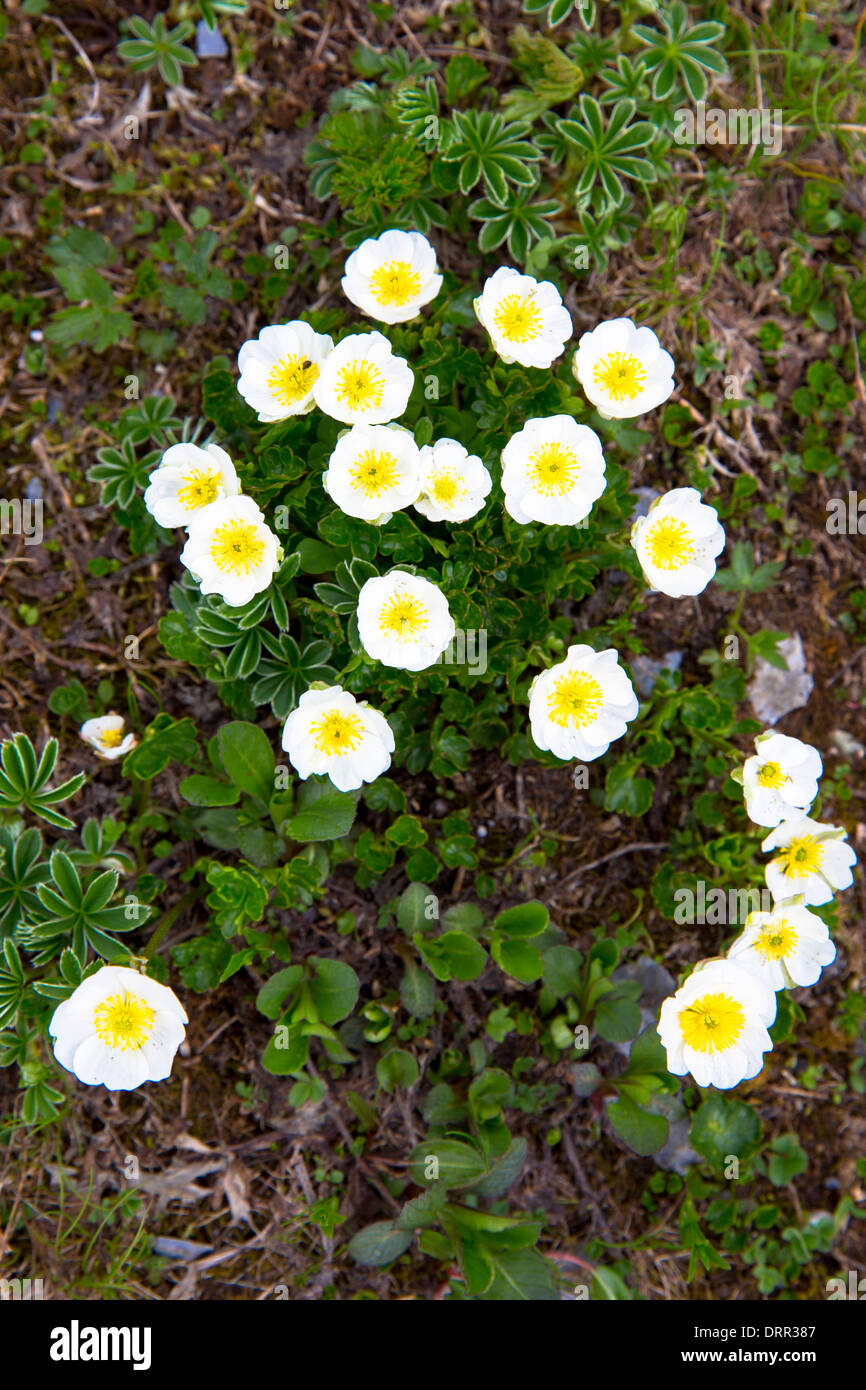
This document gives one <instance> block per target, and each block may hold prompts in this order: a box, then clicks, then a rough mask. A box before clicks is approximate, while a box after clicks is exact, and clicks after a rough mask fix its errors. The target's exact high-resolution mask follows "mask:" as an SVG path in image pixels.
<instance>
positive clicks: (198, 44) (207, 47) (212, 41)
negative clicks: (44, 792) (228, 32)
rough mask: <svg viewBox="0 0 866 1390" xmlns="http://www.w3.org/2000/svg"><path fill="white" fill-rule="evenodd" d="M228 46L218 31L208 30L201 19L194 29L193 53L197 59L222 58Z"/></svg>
mask: <svg viewBox="0 0 866 1390" xmlns="http://www.w3.org/2000/svg"><path fill="white" fill-rule="evenodd" d="M228 51H229V49H228V44H227V43H226V41H225V39H224V38H223V36H222V34H221V33H220V31H219V29H209V28H208V27H207V25H206V24H205V22H204V20H203V19H200V20H199V22H198V24H197V25H196V27H195V52H196V57H197V58H224V57H225V56H226V54H227V53H228Z"/></svg>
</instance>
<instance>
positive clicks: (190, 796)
mask: <svg viewBox="0 0 866 1390" xmlns="http://www.w3.org/2000/svg"><path fill="white" fill-rule="evenodd" d="M179 791H180V794H181V796H182V797H183V799H184V801H188V802H189V804H190V805H191V806H234V804H235V803H236V802H237V801H239V800H240V792H239V790H238V788H237V787H233V786H230V785H229V783H228V782H220V781H219V780H218V779H217V778H216V777H204V776H201V775H200V774H199V773H195V774H194V775H193V776H192V777H185V778H184V780H183V781H182V782H181V784H180V787H179Z"/></svg>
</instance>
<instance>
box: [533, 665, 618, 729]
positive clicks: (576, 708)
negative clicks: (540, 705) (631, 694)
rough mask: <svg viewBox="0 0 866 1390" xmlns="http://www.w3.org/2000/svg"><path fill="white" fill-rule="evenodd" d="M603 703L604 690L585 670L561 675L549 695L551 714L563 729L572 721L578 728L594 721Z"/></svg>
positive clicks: (548, 707) (548, 706)
mask: <svg viewBox="0 0 866 1390" xmlns="http://www.w3.org/2000/svg"><path fill="white" fill-rule="evenodd" d="M603 704H604V691H603V690H602V688H601V686H600V685H599V683H598V681H597V680H593V678H592V676H589V675H587V674H586V672H585V671H572V672H570V673H569V674H568V675H567V676H561V677H560V678H559V680H558V681H557V682H556V683H555V685H554V688H553V690H552V691H551V693H550V694H549V695H548V697H547V709H548V713H549V716H550V718H551V719H552V720H553V723H554V724H558V725H559V727H560V728H561V729H565V728H567V727H568V725H569V723H570V722H572V721H573V722H574V724H575V727H577V728H585V726H586V725H587V724H592V723H594V722H595V720H596V719H597V718H598V713H599V710H600V709H601V707H602V705H603Z"/></svg>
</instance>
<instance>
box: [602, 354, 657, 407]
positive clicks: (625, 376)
mask: <svg viewBox="0 0 866 1390" xmlns="http://www.w3.org/2000/svg"><path fill="white" fill-rule="evenodd" d="M592 374H593V377H594V379H595V384H596V386H600V387H601V389H602V390H603V391H606V392H607V394H608V395H609V396H610V398H611V399H612V400H614V401H626V400H627V401H633V400H634V398H635V396H639V395H640V393H641V391H642V390H643V388H644V384H645V382H646V372H645V370H644V367H643V364H642V363H641V362H640V360H639V359H638V358H637V357H632V356H630V355H629V354H628V353H625V352H609V353H608V354H607V357H600V358H599V360H598V361H597V362H596V364H595V366H594V368H593V372H592Z"/></svg>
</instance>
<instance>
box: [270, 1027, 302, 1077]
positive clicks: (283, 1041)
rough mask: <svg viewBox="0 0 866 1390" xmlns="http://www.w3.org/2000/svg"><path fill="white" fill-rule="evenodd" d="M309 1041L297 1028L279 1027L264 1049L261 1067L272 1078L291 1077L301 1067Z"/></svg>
mask: <svg viewBox="0 0 866 1390" xmlns="http://www.w3.org/2000/svg"><path fill="white" fill-rule="evenodd" d="M309 1052H310V1039H309V1038H308V1037H307V1036H306V1035H305V1034H303V1033H302V1032H301V1031H300V1029H298V1028H291V1027H288V1026H287V1025H280V1027H279V1028H278V1029H277V1031H276V1032H275V1034H274V1036H273V1037H272V1038H271V1040H270V1042H269V1043H268V1045H267V1047H266V1048H265V1051H264V1055H263V1057H262V1066H263V1067H264V1069H265V1071H268V1072H270V1073H271V1075H272V1076H292V1075H294V1073H295V1072H298V1071H300V1070H301V1068H302V1067H303V1065H304V1063H305V1062H306V1060H307V1057H308V1056H309Z"/></svg>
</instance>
